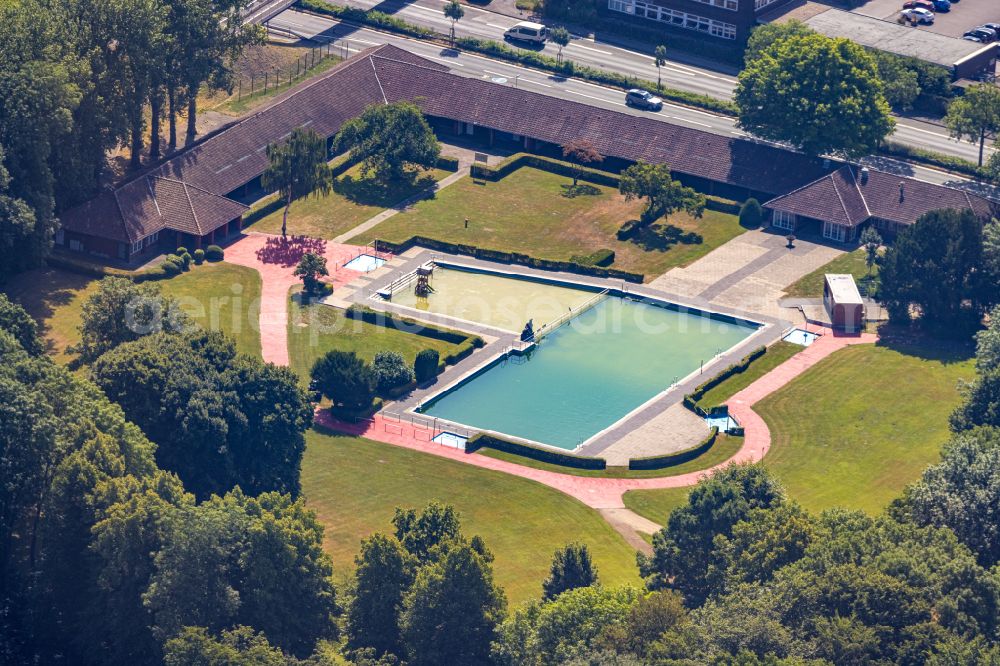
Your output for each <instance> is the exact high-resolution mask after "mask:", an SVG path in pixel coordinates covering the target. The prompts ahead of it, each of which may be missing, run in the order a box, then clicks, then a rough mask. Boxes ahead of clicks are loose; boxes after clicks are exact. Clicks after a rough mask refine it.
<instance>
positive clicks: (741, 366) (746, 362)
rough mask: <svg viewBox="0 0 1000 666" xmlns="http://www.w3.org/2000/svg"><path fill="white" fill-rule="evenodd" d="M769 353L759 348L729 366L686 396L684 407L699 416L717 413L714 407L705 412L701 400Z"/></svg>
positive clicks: (764, 348)
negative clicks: (700, 403)
mask: <svg viewBox="0 0 1000 666" xmlns="http://www.w3.org/2000/svg"><path fill="white" fill-rule="evenodd" d="M766 353H767V347H757V348H756V349H754V350H753V351H752V352H750V353H749V354H747V355H746V356H744V357H743V358H742V359H740V361H739V362H738V363H734V364H733V365H731V366H729V367H728V368H726V369H725V370H723V371H722V372H720V373H719V374H717V375H715V376H714V377H712V378H711V379H709V380H706V381H704V382H702V383H701V384H699V385H698V386H696V387H695V389H694V391H692V392H691V393H688V394H687V395H686V396H684V406H685V407H687V408H688V409H690V410H691V411H692V412H694V413H695V414H697V415H698V416H708V415H709V414H710V413H712V412H714V411H715V408H714V407H713V408H712V409H711V410H709V411H707V412H706V411H705V410H704V409H703V408H702V407H701V405H699V404H698V402H699V401H700V400H701V398H702V396H704V395H705V394H706V393H708V392H709V391H711V390H712V389H713V388H715V387H716V386H718V385H719V384H721V383H722V382H724V381H726V380H727V379H729V378H730V377H732V376H733V375H738V374H740V373H741V372H744V371H745V370H746V369H747V368H749V367H750V364H751V363H753V362H754V361H756V360H757V359H758V358H760V357H761V356H763V355H764V354H766Z"/></svg>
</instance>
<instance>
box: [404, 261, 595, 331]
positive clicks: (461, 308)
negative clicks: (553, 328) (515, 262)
mask: <svg viewBox="0 0 1000 666" xmlns="http://www.w3.org/2000/svg"><path fill="white" fill-rule="evenodd" d="M430 285H431V288H433V289H434V291H433V292H432V293H431V294H430V295H428V296H427V297H420V296H417V295H416V293H415V291H414V289H413V284H412V283H410V284H409V285H408V286H406V287H404V288H402V289H400V290H399V291H396V292H394V293H393V294H392V302H393V303H395V304H397V305H403V306H406V307H411V308H416V309H418V310H423V311H425V312H433V313H435V314H442V315H447V316H449V317H455V318H456V319H463V320H465V321H472V322H476V323H479V324H485V325H487V326H492V327H494V328H501V329H504V330H506V331H511V332H513V333H520V332H521V330H522V329H523V328H524V325H525V324H526V323H527V322H528V320H529V319H533V320H534V322H535V326H536V327H537V326H541V325H542V324H544V323H545V322H548V321H552V320H554V319H556V318H558V317H560V316H561V315H562V314H564V313H566V312H567V311H568V310H569V309H571V308H572V309H576V308H577V307H579V306H580V305H582V304H583V303H585V302H586V301H588V300H590V299H591V298H593V296H594V294H593V292H590V291H586V290H583V289H573V288H571V287H564V286H560V285H557V284H552V283H548V282H540V281H536V280H522V279H517V278H512V277H504V276H502V275H498V274H496V273H485V272H482V271H473V270H462V269H460V268H458V267H450V266H449V267H446V266H441V265H437V266H436V267H435V268H434V273H433V275H432V277H431V280H430Z"/></svg>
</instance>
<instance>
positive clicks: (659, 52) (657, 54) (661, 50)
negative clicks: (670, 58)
mask: <svg viewBox="0 0 1000 666" xmlns="http://www.w3.org/2000/svg"><path fill="white" fill-rule="evenodd" d="M653 64H654V65H656V89H657V90H661V89H662V88H663V79H662V78H661V77H660V68H661V67H663V66H664V65H666V64H667V47H666V46H664V45H663V44H660V45H659V46H657V47H656V50H655V51H654V52H653Z"/></svg>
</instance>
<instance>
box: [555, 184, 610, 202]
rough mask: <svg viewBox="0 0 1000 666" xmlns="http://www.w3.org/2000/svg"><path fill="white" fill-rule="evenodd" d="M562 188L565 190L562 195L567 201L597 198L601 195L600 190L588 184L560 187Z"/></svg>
mask: <svg viewBox="0 0 1000 666" xmlns="http://www.w3.org/2000/svg"><path fill="white" fill-rule="evenodd" d="M560 187H562V190H563V193H562V195H563V196H564V197H566V198H567V199H575V198H577V197H595V196H597V195H599V194H600V193H601V190H600V188H597V187H594V186H593V185H588V184H587V183H577V184H576V185H560Z"/></svg>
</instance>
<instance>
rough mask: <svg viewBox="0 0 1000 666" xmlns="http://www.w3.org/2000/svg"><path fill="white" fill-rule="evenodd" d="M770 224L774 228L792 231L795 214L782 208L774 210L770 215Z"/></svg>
mask: <svg viewBox="0 0 1000 666" xmlns="http://www.w3.org/2000/svg"><path fill="white" fill-rule="evenodd" d="M771 226H772V227H774V228H776V229H787V230H788V231H792V230H793V229H795V215H793V214H792V213H788V212H786V211H783V210H776V211H774V215H773V216H772V217H771Z"/></svg>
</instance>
